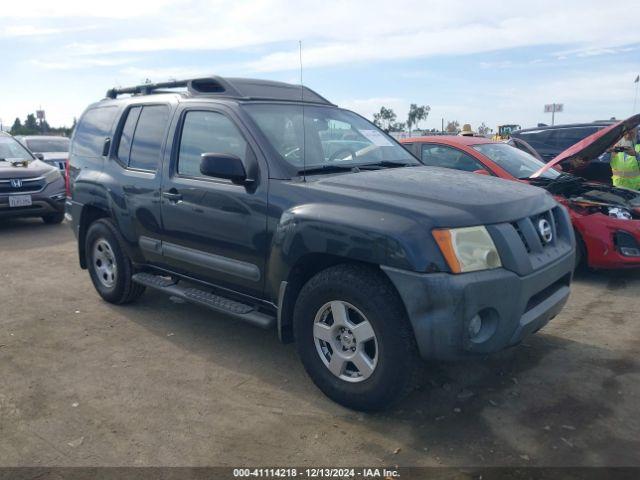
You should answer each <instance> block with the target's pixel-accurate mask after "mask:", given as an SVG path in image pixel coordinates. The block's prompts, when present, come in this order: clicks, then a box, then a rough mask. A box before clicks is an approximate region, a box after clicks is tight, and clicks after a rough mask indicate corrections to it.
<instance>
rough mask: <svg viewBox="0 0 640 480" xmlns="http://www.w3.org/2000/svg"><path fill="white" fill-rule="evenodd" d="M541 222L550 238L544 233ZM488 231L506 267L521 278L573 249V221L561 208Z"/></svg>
mask: <svg viewBox="0 0 640 480" xmlns="http://www.w3.org/2000/svg"><path fill="white" fill-rule="evenodd" d="M541 220H544V224H543V225H544V226H545V227H546V229H545V231H546V233H547V236H546V238H545V236H544V235H543V234H542V232H541V231H540V222H541ZM487 229H488V230H489V233H490V234H491V237H492V238H493V240H494V243H495V244H496V247H497V248H498V251H499V252H500V260H501V261H502V266H503V267H504V268H506V269H507V270H511V271H513V272H516V273H517V274H518V275H529V274H530V273H533V272H535V271H536V270H538V269H540V268H543V267H544V266H545V265H549V264H550V263H553V262H555V261H556V260H558V259H559V258H560V257H563V256H566V255H567V254H569V253H570V252H571V249H572V248H573V229H572V227H571V220H570V219H569V215H568V214H567V212H566V211H565V210H564V207H561V206H559V205H558V206H556V207H554V208H551V209H548V210H544V211H543V212H540V213H537V214H535V215H530V216H528V217H524V218H521V219H519V220H516V221H512V222H509V223H500V224H495V225H489V226H487ZM549 234H550V235H549Z"/></svg>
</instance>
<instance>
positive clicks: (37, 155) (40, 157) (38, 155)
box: [33, 153, 44, 160]
mask: <svg viewBox="0 0 640 480" xmlns="http://www.w3.org/2000/svg"><path fill="white" fill-rule="evenodd" d="M33 156H34V157H36V158H37V159H38V160H44V155H43V154H41V153H34V154H33Z"/></svg>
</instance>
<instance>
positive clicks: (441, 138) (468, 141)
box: [400, 135, 500, 146]
mask: <svg viewBox="0 0 640 480" xmlns="http://www.w3.org/2000/svg"><path fill="white" fill-rule="evenodd" d="M400 142H401V143H444V144H448V145H465V146H469V145H480V144H482V143H500V142H496V141H495V140H491V139H490V138H485V137H471V136H465V135H428V136H424V137H412V138H403V139H402V140H400Z"/></svg>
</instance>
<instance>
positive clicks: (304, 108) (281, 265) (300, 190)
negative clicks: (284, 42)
mask: <svg viewBox="0 0 640 480" xmlns="http://www.w3.org/2000/svg"><path fill="white" fill-rule="evenodd" d="M126 94H129V95H128V96H127V95H126ZM69 175H70V188H71V193H72V194H71V198H69V199H68V201H67V213H68V214H69V215H70V216H71V217H72V225H73V229H74V232H75V234H76V235H77V238H78V249H79V257H80V265H81V266H82V267H83V268H88V269H89V273H90V275H91V279H92V281H93V284H94V285H95V288H96V289H97V291H98V292H99V294H100V295H101V296H102V297H103V298H104V299H105V300H106V301H108V302H112V303H126V302H129V301H132V300H134V299H135V298H137V297H138V296H139V295H140V294H141V293H142V292H143V290H144V289H145V287H149V288H154V289H158V290H161V291H163V292H166V293H167V294H169V295H173V296H176V297H180V298H182V299H184V300H187V301H189V302H194V303H197V304H200V305H202V306H204V307H208V308H210V309H212V310H215V311H217V312H223V313H225V314H227V315H229V316H231V317H234V318H235V319H237V320H242V321H246V322H249V323H252V324H254V325H257V326H259V327H264V328H276V329H277V331H278V334H279V336H280V338H281V339H282V340H283V341H291V340H294V341H295V342H296V347H297V350H298V353H299V355H300V358H301V359H302V362H303V364H304V366H305V368H306V370H307V372H308V373H309V375H310V376H311V378H312V379H313V381H314V382H315V383H316V384H317V385H318V386H319V387H320V389H321V390H322V391H323V392H324V393H326V394H327V395H328V396H329V397H331V398H332V399H334V400H336V401H338V402H340V403H342V404H344V405H346V406H349V407H352V408H356V409H362V410H376V409H381V408H384V407H386V406H388V405H389V404H390V403H391V402H392V401H393V400H395V399H397V398H399V397H400V396H401V395H402V394H403V393H406V392H407V391H409V390H410V388H411V387H412V385H413V384H414V380H415V378H416V375H415V373H416V371H417V370H418V367H419V365H420V362H419V358H420V357H423V358H431V359H433V358H436V359H451V358H460V357H468V356H472V355H474V354H487V353H489V352H494V351H497V350H500V349H503V348H505V347H507V346H510V345H514V344H516V343H518V342H520V340H521V339H522V338H523V337H525V336H526V335H528V334H530V333H533V332H535V331H537V330H539V329H540V328H541V327H542V326H544V325H545V324H546V323H547V322H548V321H549V320H550V319H551V318H553V317H554V316H555V315H556V314H557V313H558V312H559V311H560V310H561V308H562V306H563V305H564V303H565V301H566V300H567V297H568V295H569V284H570V281H571V274H572V273H571V272H572V270H573V261H574V260H573V256H574V237H573V234H572V229H571V225H570V223H569V219H568V216H567V213H566V212H565V210H564V209H563V208H562V207H560V206H558V204H556V202H555V201H554V200H553V198H552V197H551V196H550V195H548V194H547V193H545V192H544V191H542V190H540V189H538V188H535V187H530V186H528V185H523V184H519V183H517V182H508V181H503V180H500V179H497V178H490V177H484V176H480V175H474V174H469V173H463V172H456V171H452V170H447V169H439V168H433V167H426V166H423V165H421V164H420V163H419V162H418V160H416V159H415V158H414V157H413V156H412V155H411V154H410V153H408V152H407V151H406V150H405V149H404V148H402V146H400V145H399V144H398V143H397V142H396V141H395V140H394V139H393V138H391V137H389V136H388V135H386V134H385V133H383V132H382V131H381V130H379V129H378V128H376V127H375V126H374V125H372V124H371V123H370V122H368V121H367V120H365V119H364V118H362V117H360V116H358V115H356V114H355V113H352V112H349V111H346V110H343V109H340V108H338V107H336V106H335V105H332V104H331V103H330V102H328V101H327V100H325V99H324V98H322V97H321V96H320V95H318V94H317V93H315V92H314V91H312V90H310V89H308V88H302V87H299V86H295V85H288V84H284V83H277V82H268V81H260V80H248V79H232V78H227V79H223V78H219V77H211V78H202V79H194V80H188V81H184V82H167V83H162V84H147V85H142V86H138V87H131V88H124V89H114V90H110V91H109V92H107V98H105V99H104V100H101V101H99V102H97V103H95V104H93V105H91V106H90V107H89V108H88V109H87V110H86V111H85V112H84V114H83V115H82V117H81V119H80V121H79V123H78V126H77V128H76V131H75V134H74V136H73V139H72V145H71V154H70V167H69Z"/></svg>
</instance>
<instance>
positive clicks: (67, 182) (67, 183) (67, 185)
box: [64, 158, 71, 198]
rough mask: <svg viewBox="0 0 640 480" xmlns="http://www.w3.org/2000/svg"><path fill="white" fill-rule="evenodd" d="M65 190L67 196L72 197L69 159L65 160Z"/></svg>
mask: <svg viewBox="0 0 640 480" xmlns="http://www.w3.org/2000/svg"><path fill="white" fill-rule="evenodd" d="M64 192H65V195H66V196H67V198H71V181H70V179H69V159H68V158H67V160H66V161H65V162H64Z"/></svg>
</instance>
